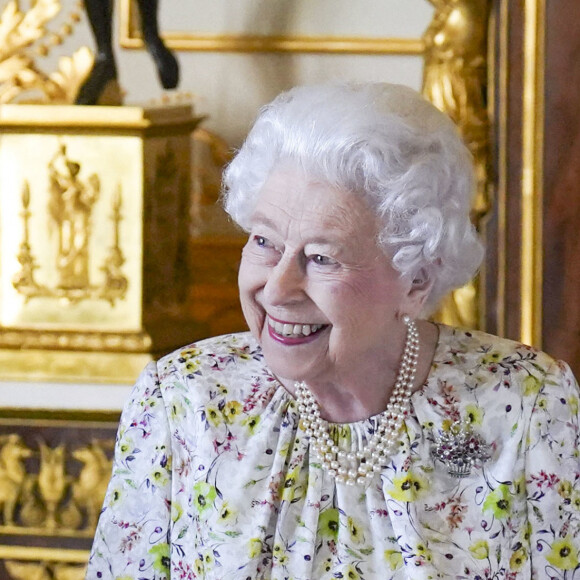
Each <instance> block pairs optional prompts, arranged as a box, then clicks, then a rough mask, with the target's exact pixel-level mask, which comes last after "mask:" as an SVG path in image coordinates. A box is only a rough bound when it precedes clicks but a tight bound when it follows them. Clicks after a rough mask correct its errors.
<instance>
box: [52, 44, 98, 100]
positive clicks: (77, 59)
mask: <svg viewBox="0 0 580 580" xmlns="http://www.w3.org/2000/svg"><path fill="white" fill-rule="evenodd" d="M93 60H94V58H93V53H92V52H91V51H90V50H89V49H88V48H87V47H86V46H82V47H81V48H79V49H78V50H77V51H76V52H75V53H74V54H73V55H72V56H63V57H62V58H60V59H59V61H58V71H56V72H54V73H52V74H51V75H50V80H51V81H52V82H53V83H54V87H58V89H59V91H58V97H57V95H55V96H54V97H53V98H52V99H51V101H53V102H54V101H56V100H62V102H64V103H74V100H75V97H76V96H77V93H78V92H79V89H80V88H81V85H82V84H83V82H84V80H85V79H86V78H87V76H88V74H89V72H90V70H91V67H92V66H93Z"/></svg>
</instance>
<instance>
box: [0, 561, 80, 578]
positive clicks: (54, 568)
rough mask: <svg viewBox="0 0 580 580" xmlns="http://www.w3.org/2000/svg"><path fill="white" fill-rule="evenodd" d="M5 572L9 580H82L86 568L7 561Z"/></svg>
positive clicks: (51, 563) (50, 563)
mask: <svg viewBox="0 0 580 580" xmlns="http://www.w3.org/2000/svg"><path fill="white" fill-rule="evenodd" d="M5 566H6V570H7V572H8V574H10V580H84V577H85V572H86V566H74V565H71V564H58V563H54V562H42V563H40V564H31V563H29V562H17V561H14V560H7V561H6V562H5Z"/></svg>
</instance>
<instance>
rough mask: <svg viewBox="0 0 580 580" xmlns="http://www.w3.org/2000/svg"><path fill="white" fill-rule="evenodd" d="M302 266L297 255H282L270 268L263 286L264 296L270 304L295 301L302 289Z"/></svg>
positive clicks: (299, 296) (300, 295)
mask: <svg viewBox="0 0 580 580" xmlns="http://www.w3.org/2000/svg"><path fill="white" fill-rule="evenodd" d="M304 275H305V272H304V268H303V266H302V264H301V263H300V260H299V258H298V257H297V256H284V255H283V256H282V257H281V258H280V261H279V262H278V263H277V264H276V266H274V267H273V268H272V270H271V271H270V274H269V276H268V280H267V282H266V285H265V287H264V297H265V298H266V300H267V301H268V302H269V304H271V305H272V306H283V305H284V304H288V303H291V302H297V301H299V300H300V299H301V298H302V295H303V290H304Z"/></svg>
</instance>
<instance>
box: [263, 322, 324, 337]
mask: <svg viewBox="0 0 580 580" xmlns="http://www.w3.org/2000/svg"><path fill="white" fill-rule="evenodd" d="M269 324H270V326H271V327H272V328H273V329H274V331H275V332H276V334H280V335H282V336H292V337H300V336H310V335H311V334H314V333H315V332H317V331H318V330H320V329H321V328H322V324H286V323H282V322H277V321H275V320H272V319H271V318H270V319H269Z"/></svg>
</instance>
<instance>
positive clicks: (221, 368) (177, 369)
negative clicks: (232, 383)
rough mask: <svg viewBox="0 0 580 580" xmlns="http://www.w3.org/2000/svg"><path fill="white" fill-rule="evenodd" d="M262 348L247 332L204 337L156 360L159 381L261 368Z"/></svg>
mask: <svg viewBox="0 0 580 580" xmlns="http://www.w3.org/2000/svg"><path fill="white" fill-rule="evenodd" d="M262 361H263V355H262V349H261V347H260V345H259V344H258V342H257V341H256V340H255V339H254V337H253V336H252V335H251V334H250V333H249V332H238V333H233V334H224V335H221V336H214V337H211V338H205V339H203V340H199V341H196V342H192V343H191V344H188V345H185V346H182V347H180V348H178V349H175V350H174V351H173V352H171V353H169V354H166V355H165V356H163V357H161V358H160V359H159V360H158V361H157V371H158V373H159V378H160V379H161V380H162V379H163V377H164V376H166V375H167V374H179V375H183V376H184V377H190V378H194V377H196V376H202V375H203V374H204V373H207V372H210V373H215V372H221V373H223V374H226V375H227V374H228V372H227V371H228V370H230V369H232V370H233V369H236V370H237V371H239V370H240V369H241V368H243V367H256V368H258V367H261V366H263V363H262Z"/></svg>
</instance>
